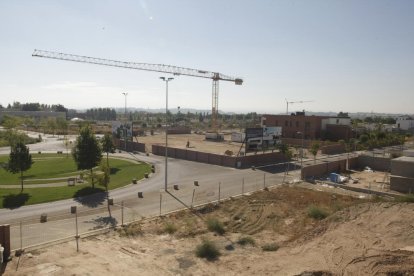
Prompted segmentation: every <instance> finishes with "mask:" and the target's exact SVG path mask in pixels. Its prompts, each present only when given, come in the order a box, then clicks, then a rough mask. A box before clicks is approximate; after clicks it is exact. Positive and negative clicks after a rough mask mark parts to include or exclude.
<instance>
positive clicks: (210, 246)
mask: <svg viewBox="0 0 414 276" xmlns="http://www.w3.org/2000/svg"><path fill="white" fill-rule="evenodd" d="M220 255H221V254H220V251H219V250H218V248H217V247H216V245H215V244H214V243H213V242H211V241H209V240H203V242H202V243H201V244H200V245H198V246H197V248H196V256H197V257H199V258H205V259H207V260H208V261H215V260H217V259H218V257H219V256H220Z"/></svg>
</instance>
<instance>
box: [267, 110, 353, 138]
mask: <svg viewBox="0 0 414 276" xmlns="http://www.w3.org/2000/svg"><path fill="white" fill-rule="evenodd" d="M261 124H262V126H263V127H265V126H267V127H273V126H280V127H282V137H283V138H297V139H301V138H302V133H303V138H304V139H311V140H315V139H329V140H341V139H344V140H348V139H349V138H351V137H352V132H351V126H350V125H351V119H350V118H349V117H329V116H316V115H311V116H306V115H305V112H296V113H292V114H291V115H269V114H265V115H263V116H262V121H261Z"/></svg>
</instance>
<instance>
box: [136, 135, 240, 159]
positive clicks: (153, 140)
mask: <svg viewBox="0 0 414 276" xmlns="http://www.w3.org/2000/svg"><path fill="white" fill-rule="evenodd" d="M134 141H135V140H134ZM138 141H139V142H140V143H145V144H146V145H147V147H148V149H151V146H152V145H154V144H158V145H165V133H156V134H155V135H152V136H151V135H149V136H142V137H138ZM187 142H190V147H189V148H187ZM168 146H170V147H173V148H180V149H188V150H194V151H202V152H207V153H215V154H224V152H225V151H226V150H229V151H232V152H233V153H234V154H237V153H238V152H239V150H240V146H241V143H236V142H231V134H225V135H224V141H220V142H215V141H208V140H205V136H204V134H195V133H193V134H169V135H168ZM243 150H244V149H243Z"/></svg>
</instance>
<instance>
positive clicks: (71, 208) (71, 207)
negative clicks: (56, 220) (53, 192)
mask: <svg viewBox="0 0 414 276" xmlns="http://www.w3.org/2000/svg"><path fill="white" fill-rule="evenodd" d="M70 213H71V214H74V213H76V206H70Z"/></svg>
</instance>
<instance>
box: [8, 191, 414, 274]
mask: <svg viewBox="0 0 414 276" xmlns="http://www.w3.org/2000/svg"><path fill="white" fill-rule="evenodd" d="M311 206H314V207H317V208H318V210H322V211H324V212H325V213H326V214H327V215H328V216H327V217H326V218H325V219H321V220H318V219H315V218H312V217H310V216H309V210H310V208H311ZM209 218H216V219H218V220H219V221H221V222H222V223H223V224H224V228H225V230H226V232H225V233H224V235H219V234H214V233H212V232H209V231H208V229H207V227H206V221H207V220H208V219H209ZM168 230H170V232H174V231H172V230H176V231H175V232H174V233H172V234H168V233H167V232H168ZM241 237H250V238H251V240H253V241H254V245H251V244H250V245H240V244H239V243H238V241H239V240H240V238H241ZM203 239H208V240H210V241H212V242H213V243H214V244H215V245H216V246H217V248H218V249H219V250H220V252H221V256H220V257H218V259H216V260H214V261H208V260H206V259H200V258H198V257H196V255H195V250H196V247H197V245H199V244H200V243H201V242H202V240H203ZM263 246H264V247H267V248H269V247H270V248H272V249H274V250H275V251H265V250H263ZM413 251H414V204H408V203H395V202H369V201H367V200H364V199H357V198H355V197H350V196H344V195H339V194H332V193H326V192H321V191H315V190H309V189H303V188H298V187H288V186H281V187H279V188H276V189H272V190H270V191H261V192H257V193H255V194H253V195H251V196H244V197H240V198H236V199H231V200H228V201H226V202H223V203H222V204H221V205H220V206H219V207H216V206H213V205H209V206H205V207H203V208H201V209H198V210H197V211H196V212H194V213H192V212H189V211H181V212H178V213H174V214H172V215H169V216H167V217H162V218H157V219H155V220H150V221H146V222H143V223H136V224H132V225H129V226H128V227H126V228H123V229H122V230H116V231H111V232H109V233H107V234H104V235H98V236H94V237H89V238H84V239H82V240H81V242H80V252H79V253H78V252H76V244H75V241H70V242H67V243H63V244H58V245H54V246H51V247H48V248H44V249H40V250H35V251H32V252H30V253H28V252H26V253H25V254H24V255H23V256H22V257H20V258H18V257H14V258H13V260H12V261H11V262H9V263H8V265H7V267H6V269H5V275H253V274H256V275H414V252H413Z"/></svg>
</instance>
